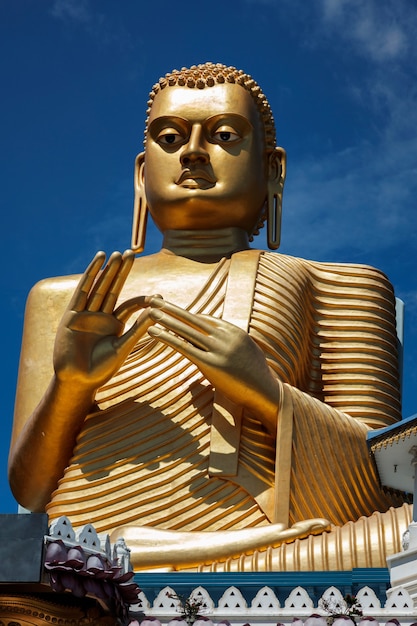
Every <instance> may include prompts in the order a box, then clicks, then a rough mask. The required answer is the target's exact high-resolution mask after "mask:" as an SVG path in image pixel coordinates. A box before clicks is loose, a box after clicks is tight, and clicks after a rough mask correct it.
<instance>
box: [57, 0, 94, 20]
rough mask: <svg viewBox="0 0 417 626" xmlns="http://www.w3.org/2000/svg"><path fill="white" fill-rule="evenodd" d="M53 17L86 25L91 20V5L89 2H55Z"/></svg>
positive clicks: (77, 0) (59, 0)
mask: <svg viewBox="0 0 417 626" xmlns="http://www.w3.org/2000/svg"><path fill="white" fill-rule="evenodd" d="M51 15H52V16H53V17H56V18H58V19H61V20H65V19H71V20H74V21H76V22H83V23H85V22H88V21H90V19H91V11H90V5H89V2H88V0H54V3H53V6H52V8H51Z"/></svg>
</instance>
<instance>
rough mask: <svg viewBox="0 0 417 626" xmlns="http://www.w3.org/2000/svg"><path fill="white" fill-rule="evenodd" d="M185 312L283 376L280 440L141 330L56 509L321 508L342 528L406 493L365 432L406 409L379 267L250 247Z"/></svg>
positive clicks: (266, 517) (268, 514)
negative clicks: (236, 329) (228, 331)
mask: <svg viewBox="0 0 417 626" xmlns="http://www.w3.org/2000/svg"><path fill="white" fill-rule="evenodd" d="M187 308H188V309H189V310H190V311H191V312H194V313H201V314H206V315H211V316H215V317H216V316H217V317H223V319H226V320H227V321H230V322H231V323H235V324H236V325H238V326H240V327H241V328H243V329H244V330H247V332H249V335H250V336H251V337H252V338H253V340H254V341H255V342H256V343H257V344H258V345H259V346H260V347H261V348H262V350H263V352H264V354H265V356H266V359H267V362H268V364H269V366H270V367H271V369H272V371H273V373H274V375H275V376H276V378H277V380H278V381H279V382H280V386H281V403H280V406H277V415H278V427H277V433H276V437H274V436H272V435H271V434H269V433H268V432H267V431H266V430H265V429H264V427H263V426H262V421H261V419H260V416H257V415H254V414H250V413H249V412H248V411H247V410H245V408H244V407H239V406H237V405H234V404H232V403H231V402H229V401H228V399H227V397H225V396H223V394H220V393H218V392H216V390H215V389H213V387H212V385H211V384H210V383H209V381H207V380H206V379H205V378H204V376H203V375H202V374H201V372H200V371H199V370H198V368H197V367H196V366H195V365H194V364H192V363H190V361H189V360H188V359H186V358H185V357H183V356H182V355H181V354H179V353H177V352H176V351H175V350H174V349H172V348H170V347H168V346H165V345H163V344H162V343H160V342H158V341H157V339H153V338H151V337H149V336H148V335H146V336H145V337H144V338H142V339H141V340H140V341H139V342H138V344H137V345H136V346H135V348H134V349H133V350H132V352H131V354H130V355H129V357H128V358H127V359H126V362H125V363H124V365H123V366H122V367H121V369H120V370H119V372H118V373H117V374H116V375H115V376H114V377H113V378H112V379H111V380H110V381H109V382H108V383H107V384H106V385H105V386H104V387H103V388H102V389H100V390H99V392H98V393H97V396H96V402H97V410H95V411H94V412H92V413H91V414H90V415H88V416H87V418H86V420H85V422H84V425H83V427H82V429H81V432H80V434H79V436H78V439H77V444H76V448H75V450H74V454H73V457H72V459H71V462H70V464H69V466H68V467H67V468H66V470H65V473H64V476H63V477H62V479H61V480H60V481H59V484H58V487H57V489H56V491H55V492H54V493H53V495H52V499H51V502H50V504H49V505H48V507H47V513H48V515H49V517H50V519H51V520H53V519H56V518H57V517H59V516H60V515H67V516H68V517H69V519H70V520H71V523H72V525H73V526H74V527H75V528H76V527H80V526H82V525H85V524H87V523H92V524H93V525H94V527H95V528H96V530H97V531H98V532H111V531H112V530H114V529H115V528H117V527H118V526H120V525H122V524H124V525H126V524H133V525H135V524H137V525H138V526H152V527H156V528H162V529H167V530H185V531H193V530H194V531H196V530H207V531H215V530H233V529H240V528H248V527H256V526H262V525H266V524H269V523H271V522H283V523H285V524H293V523H294V522H296V521H299V520H303V519H308V518H312V517H324V518H327V519H328V520H329V521H330V522H331V523H332V524H333V525H335V526H341V525H343V524H345V523H346V522H349V521H355V520H357V519H359V518H360V517H361V516H370V515H371V514H372V513H373V512H374V511H380V512H383V511H386V510H387V509H388V508H389V507H390V506H392V505H398V504H401V502H402V500H401V499H400V498H399V497H397V496H395V495H392V494H390V493H387V492H385V491H383V490H382V489H381V488H380V486H379V484H378V478H377V474H376V470H375V467H374V464H373V461H372V459H371V458H370V455H369V453H368V449H367V445H366V433H367V431H368V430H369V429H370V428H380V427H384V426H388V425H390V424H392V423H394V422H395V421H397V420H399V419H400V391H399V381H398V355H397V337H396V331H395V301H394V295H393V291H392V288H391V285H390V284H389V282H388V280H387V279H386V277H385V276H384V275H383V274H382V273H380V272H379V271H377V270H375V269H373V268H371V267H367V266H359V265H344V264H343V265H342V264H332V263H318V262H312V261H306V260H303V259H298V258H293V257H289V256H285V255H281V254H277V253H268V252H259V251H256V250H248V251H243V252H239V253H236V254H234V255H233V256H232V259H231V260H228V259H223V260H222V261H220V262H219V263H218V265H217V267H216V269H215V270H214V271H213V273H212V275H211V276H210V278H209V280H208V281H207V282H206V283H205V284H204V285H202V287H201V290H200V292H199V293H197V294H196V295H195V298H194V301H193V302H191V303H190V305H189V307H187Z"/></svg>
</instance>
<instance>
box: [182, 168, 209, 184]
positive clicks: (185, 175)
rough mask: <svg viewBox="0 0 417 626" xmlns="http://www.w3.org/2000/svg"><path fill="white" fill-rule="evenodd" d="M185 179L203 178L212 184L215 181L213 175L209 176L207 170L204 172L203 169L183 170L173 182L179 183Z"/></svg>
mask: <svg viewBox="0 0 417 626" xmlns="http://www.w3.org/2000/svg"><path fill="white" fill-rule="evenodd" d="M186 180H195V181H197V180H205V181H206V182H208V183H210V184H212V185H214V184H215V183H216V179H215V178H213V176H210V174H209V173H208V172H205V171H203V170H183V171H182V172H181V174H180V176H179V177H178V178H177V180H176V181H175V184H176V185H181V184H182V183H183V182H185V181H186Z"/></svg>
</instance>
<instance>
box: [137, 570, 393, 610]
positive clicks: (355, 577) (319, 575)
mask: <svg viewBox="0 0 417 626" xmlns="http://www.w3.org/2000/svg"><path fill="white" fill-rule="evenodd" d="M134 581H135V583H137V584H138V585H139V587H140V588H141V589H142V591H143V592H144V593H145V595H146V597H147V598H148V600H149V602H151V603H153V601H154V599H155V598H156V596H157V595H158V593H159V592H160V591H161V589H163V588H164V587H167V586H169V587H172V589H174V590H175V591H176V592H177V593H179V594H182V595H187V596H188V595H190V593H191V592H192V590H193V589H195V588H196V587H199V586H201V587H204V588H205V589H207V591H208V593H209V594H210V596H211V598H212V599H213V601H214V602H215V603H217V601H218V600H219V598H220V597H221V596H222V595H223V593H224V592H225V590H226V589H227V588H228V587H231V586H235V587H238V589H239V590H240V592H241V593H242V595H243V596H244V598H245V600H246V601H247V602H250V601H251V600H252V598H253V597H254V596H255V595H256V593H257V591H258V590H259V589H260V588H261V587H264V586H266V587H270V588H271V589H272V590H273V591H274V593H275V595H276V596H277V597H278V599H279V601H280V602H281V603H283V602H284V601H285V599H286V598H287V597H288V595H289V594H290V592H291V591H292V589H294V588H295V587H298V586H300V587H303V589H305V590H306V591H307V593H308V594H309V596H310V597H311V599H312V600H313V601H314V602H315V603H317V602H318V600H319V598H320V597H321V596H322V595H323V593H324V591H325V590H326V589H328V588H329V587H331V586H334V587H336V588H337V589H339V590H340V592H341V593H342V595H346V594H351V595H356V593H357V592H358V591H359V589H361V588H362V587H365V586H368V587H370V588H371V589H373V591H374V592H375V593H376V595H377V597H378V598H379V600H380V601H381V604H385V601H386V590H387V588H388V587H389V582H390V578H389V571H388V569H386V568H360V569H359V568H358V569H354V570H350V571H346V572H339V571H335V572H218V573H211V572H202V573H193V572H158V573H150V572H139V573H136V574H135V577H134Z"/></svg>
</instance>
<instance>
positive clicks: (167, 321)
mask: <svg viewBox="0 0 417 626" xmlns="http://www.w3.org/2000/svg"><path fill="white" fill-rule="evenodd" d="M149 314H150V316H151V318H152V319H153V320H154V321H155V322H157V323H158V324H159V325H160V326H163V327H164V328H166V329H167V330H168V331H172V332H173V333H175V335H178V336H179V337H181V339H185V340H186V341H188V342H189V343H191V344H192V345H193V346H196V347H197V348H199V349H200V350H204V351H206V352H207V351H209V350H210V348H211V347H212V343H213V341H212V337H211V336H210V335H209V334H208V333H209V331H210V330H211V328H210V327H207V329H206V327H205V326H204V325H199V324H196V323H195V322H194V320H195V316H191V319H189V318H188V316H185V318H182V317H181V318H179V317H175V316H174V315H171V314H170V313H168V310H165V309H153V308H151V309H150V312H149ZM197 319H198V318H197Z"/></svg>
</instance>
